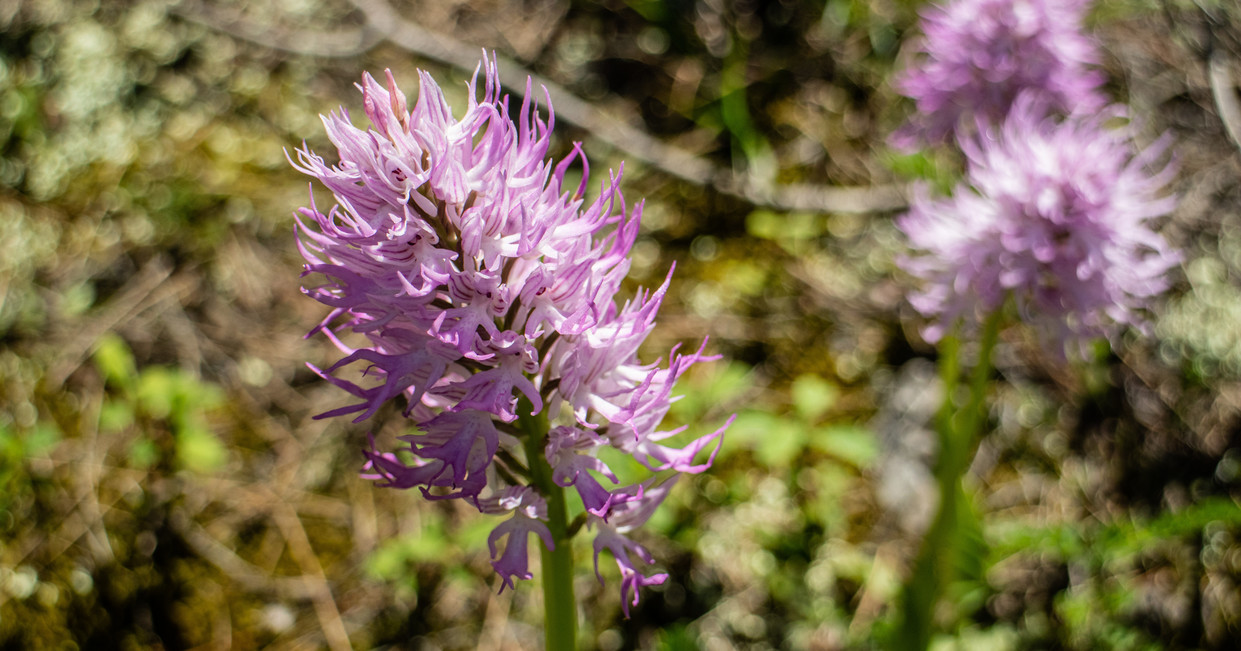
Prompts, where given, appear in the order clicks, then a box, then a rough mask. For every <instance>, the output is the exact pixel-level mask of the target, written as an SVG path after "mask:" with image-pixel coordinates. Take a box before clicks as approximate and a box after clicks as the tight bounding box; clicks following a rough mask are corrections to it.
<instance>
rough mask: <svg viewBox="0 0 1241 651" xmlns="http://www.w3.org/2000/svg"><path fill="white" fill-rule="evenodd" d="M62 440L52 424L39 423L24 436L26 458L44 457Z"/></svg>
mask: <svg viewBox="0 0 1241 651" xmlns="http://www.w3.org/2000/svg"><path fill="white" fill-rule="evenodd" d="M61 438H63V437H62V436H61V433H60V428H59V427H57V426H56V425H55V424H54V423H49V422H46V421H40V422H38V423H35V426H34V427H33V428H32V429H31V430H30V433H29V434H27V435H26V456H31V457H35V456H44V455H46V454H48V453H50V452H51V451H52V450H55V449H56V446H57V445H59V444H60V440H61Z"/></svg>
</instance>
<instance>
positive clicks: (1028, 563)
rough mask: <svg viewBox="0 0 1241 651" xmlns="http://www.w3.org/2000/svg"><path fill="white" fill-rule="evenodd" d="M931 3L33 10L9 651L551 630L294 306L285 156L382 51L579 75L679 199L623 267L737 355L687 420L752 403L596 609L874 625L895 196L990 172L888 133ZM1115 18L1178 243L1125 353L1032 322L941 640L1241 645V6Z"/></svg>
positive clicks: (894, 529)
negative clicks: (361, 406) (407, 461)
mask: <svg viewBox="0 0 1241 651" xmlns="http://www.w3.org/2000/svg"><path fill="white" fill-rule="evenodd" d="M918 4H919V3H917V2H914V1H912V0H874V1H872V2H865V1H861V0H857V1H852V0H826V2H793V1H786V2H778V1H770V2H759V1H749V2H730V1H726V0H675V1H670V2H658V1H654V0H629V1H627V2H626V1H622V0H609V1H607V2H602V3H595V2H582V1H578V0H478V1H476V2H456V1H451V0H427V1H424V2H419V1H414V0H392V1H391V2H385V1H384V0H353V1H352V2H351V1H347V0H323V1H320V0H296V1H294V2H270V3H262V2H205V1H204V2H196V1H192V0H184V1H181V2H173V1H169V0H139V1H136V2H120V1H117V2H107V1H94V2H92V1H88V0H81V1H71V0H39V1H37V2H15V1H14V0H0V648H3V649H73V648H81V649H105V648H122V649H159V648H163V649H183V648H198V649H228V648H236V649H250V648H273V649H302V648H329V649H333V650H334V651H335V650H340V649H348V648H351V647H352V648H362V649H367V648H392V649H473V648H479V649H533V648H538V647H539V645H540V639H541V638H540V635H541V634H540V631H539V629H540V626H541V616H542V609H541V605H540V603H539V599H540V594H539V593H540V590H539V587H538V584H537V582H526V583H524V584H522V585H520V586H519V587H518V589H517V590H516V591H511V592H510V591H506V592H505V593H504V594H497V589H498V587H499V582H498V581H497V579H496V578H495V576H494V575H493V573H492V571H491V568H490V565H489V557H488V554H487V549H486V536H487V533H488V532H489V529H490V527H491V526H493V525H494V521H492V520H490V519H488V518H486V517H483V516H479V515H478V514H476V513H472V512H471V511H472V509H469V508H468V507H466V506H465V505H460V504H450V503H445V502H437V503H428V502H425V501H424V500H422V499H421V497H420V495H418V494H417V493H414V492H401V491H395V490H391V489H380V488H376V487H374V486H373V485H372V483H371V482H368V481H366V480H363V479H360V478H359V477H358V472H359V469H360V466H361V463H362V455H361V448H362V446H363V445H364V442H365V439H366V436H367V434H368V433H374V434H375V435H376V436H379V437H384V436H389V437H390V436H394V435H396V434H399V433H401V432H402V431H403V428H404V427H405V425H404V424H403V423H402V422H401V420H400V418H399V417H398V416H397V415H396V414H390V415H389V416H388V417H386V418H377V419H375V420H372V421H368V422H367V423H363V424H359V425H353V424H350V423H346V422H343V421H341V420H339V419H336V420H326V421H321V420H313V419H312V416H313V415H314V414H316V413H319V412H322V411H324V410H325V409H328V408H331V407H333V406H337V405H339V404H342V402H343V401H344V399H345V396H344V395H343V394H342V393H341V392H339V390H337V389H334V388H332V387H331V386H329V385H328V384H327V383H326V382H323V381H322V380H320V379H318V378H317V377H316V376H314V375H313V374H312V373H311V372H310V371H309V370H307V369H306V367H305V362H307V361H310V362H313V363H315V364H318V365H323V364H325V363H330V362H331V361H332V360H334V358H335V357H336V353H335V351H334V349H333V348H332V347H331V345H330V344H329V343H328V342H327V341H326V340H323V339H321V338H316V339H310V340H304V339H303V338H302V336H301V335H302V334H303V333H304V332H306V331H307V330H308V329H310V327H311V326H313V325H314V324H315V323H317V322H318V321H319V319H320V318H322V316H323V311H322V306H320V305H319V304H318V303H315V302H314V301H311V300H309V299H306V298H305V297H303V296H301V294H300V292H299V278H298V274H299V272H300V269H301V259H300V256H299V255H298V253H297V251H296V248H295V242H294V236H293V230H292V224H293V219H292V213H293V210H294V209H295V208H296V207H298V206H301V205H304V203H305V202H306V201H307V199H308V196H309V195H308V192H309V190H308V179H307V178H305V177H302V176H300V175H299V174H298V173H297V172H295V171H294V170H293V169H292V168H291V167H290V165H289V164H288V162H287V160H286V153H285V152H286V150H291V149H292V148H294V147H297V146H300V144H301V143H302V142H303V141H305V142H307V143H308V144H309V145H310V146H311V147H312V148H314V149H316V150H318V151H319V152H320V153H323V154H325V155H326V156H327V157H328V159H329V160H332V156H333V154H332V150H331V148H330V145H329V143H328V142H327V139H326V137H325V136H324V133H323V129H322V125H321V123H320V122H319V118H318V116H319V115H320V114H323V113H327V112H329V111H331V110H335V109H337V108H338V107H339V106H344V107H345V108H347V109H349V110H351V111H352V112H353V114H354V115H355V119H357V116H361V115H362V111H361V97H360V94H359V93H358V92H357V91H356V89H355V88H354V87H353V84H354V83H355V82H356V81H357V80H358V79H359V78H360V75H361V73H362V72H363V71H370V72H371V73H372V74H376V75H378V74H380V73H382V71H383V70H384V69H385V68H390V69H391V70H392V71H393V74H394V75H395V77H396V78H397V80H398V81H399V82H400V83H401V84H402V87H403V88H404V89H405V90H406V91H407V92H408V93H410V94H411V95H413V94H414V92H415V90H416V79H417V76H416V73H415V70H416V69H417V68H422V69H425V70H428V71H430V72H431V73H432V74H433V75H434V77H435V78H436V79H437V80H439V82H440V85H441V86H442V87H444V88H445V89H446V91H447V92H448V94H449V97H450V101H452V102H453V103H454V104H455V105H457V106H460V105H461V104H462V102H463V101H464V83H463V80H465V79H467V78H468V76H469V74H470V72H471V71H472V68H473V65H474V62H476V61H477V59H478V58H479V56H480V54H481V51H482V49H483V48H486V49H487V50H488V51H492V50H494V51H495V52H496V53H497V54H498V55H499V56H500V57H501V58H502V63H501V68H502V72H503V74H504V75H505V76H506V79H510V80H515V81H516V82H517V83H519V84H524V82H523V80H524V79H525V76H526V75H527V74H535V75H538V76H539V77H540V78H541V79H543V80H544V81H545V82H546V83H548V84H549V85H550V86H552V87H553V91H552V99H553V102H554V103H555V106H556V108H557V121H556V129H557V136H556V138H557V139H556V143H557V144H556V147H557V148H558V152H559V153H561V154H563V153H564V152H567V151H568V150H569V148H570V147H571V143H572V142H573V141H575V140H581V141H584V147H585V151H586V152H587V153H588V155H589V156H590V157H591V159H592V169H594V170H596V171H597V172H598V173H601V172H602V170H603V169H605V168H607V167H616V166H618V165H619V164H620V163H621V161H624V163H625V184H624V188H625V191H626V195H627V197H628V198H629V199H630V200H631V201H632V200H636V199H637V198H639V197H645V198H646V202H647V203H646V211H645V219H644V222H643V230H642V234H641V238H640V240H639V242H638V244H637V245H636V246H635V259H634V266H633V272H632V273H631V281H632V282H631V283H630V285H629V290H630V291H632V290H635V289H636V288H637V287H638V286H647V287H649V286H652V285H654V284H657V283H658V282H659V281H661V280H662V278H663V276H664V274H665V273H666V272H667V269H668V268H669V266H670V265H671V264H672V263H673V262H674V261H675V262H676V265H677V267H676V277H675V279H674V282H673V285H672V288H671V292H670V294H669V299H668V300H667V301H666V302H665V305H664V308H663V310H662V312H661V319H660V326H659V327H658V328H657V329H656V331H655V333H654V334H653V335H652V336H651V338H650V339H649V340H648V342H647V346H646V348H645V353H644V355H645V357H644V358H645V359H651V360H653V359H654V358H655V357H657V356H659V355H661V354H665V353H666V351H667V350H668V349H669V347H671V345H673V344H674V343H676V342H686V343H695V342H697V341H698V340H700V339H701V338H702V337H704V336H708V335H709V336H710V346H709V350H711V351H713V352H717V353H720V354H722V355H723V356H724V358H725V360H724V361H720V362H717V363H715V364H711V365H703V366H701V367H696V368H695V369H694V372H693V373H692V374H691V375H690V376H687V378H686V379H685V380H683V383H682V386H681V387H680V388H681V392H682V393H684V394H685V398H684V399H683V400H682V401H681V402H679V403H677V404H676V405H675V408H674V410H673V413H672V415H671V416H670V418H672V419H674V420H676V421H678V422H684V423H689V424H691V428H694V427H697V428H699V429H702V428H706V427H710V428H712V429H714V428H715V427H716V426H718V424H719V423H720V422H722V421H723V420H724V419H725V418H726V417H727V416H728V415H729V414H731V413H737V414H739V417H738V420H737V422H736V424H735V425H734V426H733V427H732V429H731V430H730V431H729V433H728V435H727V437H726V442H725V444H724V448H723V451H722V452H721V454H720V456H719V459H718V461H717V463H716V465H715V467H714V468H713V469H712V470H711V471H710V472H708V473H706V474H704V475H700V476H697V477H687V478H686V479H687V480H686V481H682V482H681V483H680V485H678V486H677V488H676V490H675V491H674V493H673V495H672V496H671V497H670V498H669V500H668V501H667V502H666V503H665V505H664V506H663V507H662V509H661V511H660V512H659V513H658V515H657V516H656V518H655V519H654V520H653V521H652V522H651V523H650V525H648V526H647V527H646V528H645V530H644V531H643V532H642V533H641V534H640V540H641V541H642V542H643V543H644V544H645V545H646V546H647V547H649V548H650V549H651V551H652V553H653V554H654V556H655V557H656V558H657V559H658V560H659V564H660V566H661V567H662V568H664V569H666V571H668V572H669V574H670V575H671V576H670V579H669V580H668V582H667V583H665V584H664V585H663V586H660V587H658V588H655V589H651V590H648V591H646V592H644V593H643V595H642V602H641V604H640V606H639V607H638V608H636V609H634V611H633V614H632V618H630V619H624V618H623V617H622V616H621V613H620V605H619V601H618V595H617V592H618V591H617V582H616V576H615V571H614V570H613V569H611V568H610V567H604V568H603V573H604V576H605V578H606V579H608V584H607V586H605V587H600V586H599V584H598V583H597V582H596V580H595V578H594V576H593V573H592V572H591V569H590V567H589V546H588V545H585V546H584V547H583V548H581V549H579V550H578V558H579V559H581V560H579V576H578V582H577V588H578V592H579V596H580V601H581V612H582V613H583V627H584V630H583V639H584V640H585V641H586V643H587V644H588V645H589V646H592V647H597V648H600V649H610V650H617V649H633V648H643V649H646V648H658V649H699V648H701V649H712V650H715V649H720V650H723V649H840V648H860V649H866V648H872V647H877V646H878V645H879V644H880V641H881V640H882V639H883V635H884V631H885V630H888V629H890V628H891V626H892V625H893V622H894V620H895V615H896V595H897V593H898V590H899V586H900V583H901V581H902V579H903V577H904V576H905V574H906V572H907V570H908V567H909V564H910V562H911V559H912V556H913V554H914V553H915V552H916V550H917V544H918V540H919V536H920V535H921V532H922V530H923V528H924V527H925V526H926V525H927V522H928V518H929V516H930V513H931V512H932V510H933V508H934V500H935V496H934V490H933V484H932V482H931V479H930V474H929V470H928V467H929V463H930V462H931V461H932V460H933V455H934V438H933V436H932V435H931V434H930V433H929V432H928V431H927V429H926V424H927V421H928V420H929V417H930V415H931V414H932V413H933V412H934V410H935V409H936V407H937V405H938V402H939V400H940V396H939V393H938V391H937V388H936V382H935V366H934V365H935V362H934V357H935V350H934V348H933V347H931V346H928V345H927V344H926V343H925V342H924V341H922V339H921V338H920V336H919V335H918V328H919V326H920V325H921V324H922V322H921V321H920V320H919V319H918V318H917V317H916V316H915V315H914V314H913V312H912V310H911V309H910V308H909V307H908V305H907V304H906V303H905V302H904V299H903V297H904V295H905V294H906V293H907V291H908V290H909V288H910V286H911V285H910V279H909V278H907V277H905V276H903V275H902V274H900V273H899V272H898V271H897V270H896V267H895V265H894V262H893V261H894V259H895V258H896V257H897V256H899V255H900V254H901V251H902V249H901V247H902V241H901V238H900V237H899V233H898V232H897V231H896V229H895V227H894V226H893V221H892V218H893V217H894V216H895V215H897V214H899V212H900V209H901V206H902V202H903V199H902V197H903V188H904V187H906V186H907V185H908V184H909V183H911V182H914V181H918V180H922V181H926V182H930V183H932V184H934V185H938V186H939V187H947V186H949V185H951V183H953V182H954V180H955V179H956V178H957V176H958V175H959V168H960V161H959V160H958V159H957V158H955V157H954V155H953V154H952V153H951V152H949V151H935V152H930V153H925V154H918V155H912V156H908V155H905V156H902V155H897V154H896V153H894V152H893V151H892V150H891V149H890V148H888V147H887V146H886V145H885V139H886V137H887V134H889V133H890V132H891V131H892V130H894V129H895V128H896V127H898V126H899V125H900V124H901V123H902V120H903V119H904V117H905V116H907V115H908V114H909V112H910V111H911V110H912V107H911V106H910V104H909V102H908V101H906V100H903V99H902V98H900V97H899V96H897V95H896V94H895V93H894V91H893V90H892V89H891V87H890V85H889V81H890V79H891V77H892V73H893V71H894V70H895V69H897V68H898V67H899V66H900V61H901V58H902V54H901V52H902V47H903V46H904V44H905V43H907V42H908V39H909V38H910V37H911V36H913V35H914V34H915V33H916V21H917V8H918ZM1089 29H1091V30H1092V31H1093V32H1094V33H1095V34H1096V35H1097V36H1098V38H1099V39H1100V40H1101V42H1102V44H1103V46H1104V50H1105V61H1104V67H1105V69H1106V71H1107V72H1108V73H1109V77H1110V81H1109V84H1108V86H1107V91H1108V93H1109V94H1110V95H1111V96H1112V97H1113V98H1114V99H1116V100H1117V101H1123V102H1125V103H1127V104H1128V105H1129V106H1130V109H1131V114H1132V115H1133V117H1134V118H1135V119H1136V120H1137V121H1138V123H1139V124H1140V125H1141V129H1140V133H1141V134H1142V138H1143V139H1144V141H1145V142H1149V141H1151V140H1153V139H1154V138H1155V137H1157V136H1158V135H1159V134H1160V133H1162V132H1164V131H1169V132H1171V133H1172V134H1173V135H1174V136H1175V138H1176V142H1177V145H1176V146H1175V149H1176V158H1177V161H1178V165H1179V168H1180V173H1179V176H1178V178H1177V180H1176V182H1175V190H1176V192H1177V193H1178V194H1179V195H1180V196H1181V197H1182V200H1181V203H1180V207H1179V208H1178V210H1177V211H1176V213H1175V214H1174V216H1173V217H1172V219H1171V220H1170V221H1169V222H1168V223H1167V224H1165V225H1164V227H1163V231H1164V233H1165V234H1166V235H1167V237H1168V238H1169V239H1170V240H1171V241H1172V242H1174V243H1175V244H1176V245H1177V246H1179V247H1181V248H1182V249H1183V250H1184V251H1185V257H1186V263H1185V265H1184V269H1183V272H1181V273H1179V274H1178V276H1177V284H1176V287H1175V289H1174V291H1172V292H1171V293H1170V295H1169V296H1168V297H1167V299H1166V301H1165V302H1163V303H1161V304H1159V305H1156V306H1152V328H1151V333H1150V334H1149V335H1147V336H1144V335H1141V334H1140V333H1129V334H1127V335H1125V336H1124V337H1122V338H1121V339H1120V340H1119V341H1117V342H1115V345H1114V346H1112V347H1110V348H1109V347H1107V346H1101V347H1100V348H1099V349H1098V350H1097V353H1096V355H1095V356H1094V358H1093V359H1090V360H1086V361H1070V362H1065V361H1063V360H1060V359H1058V358H1056V357H1055V356H1054V355H1048V354H1047V353H1046V352H1045V351H1044V350H1043V349H1042V348H1041V347H1040V345H1039V342H1038V340H1037V335H1036V333H1031V332H1029V331H1026V330H1024V329H1022V328H1011V329H1009V330H1007V331H1006V332H1005V333H1004V334H1003V336H1002V338H1001V345H1000V348H999V349H998V351H997V360H996V363H997V368H998V373H997V378H996V382H995V385H994V388H993V391H992V393H991V397H992V407H991V410H990V414H991V418H990V426H991V431H990V433H989V434H988V435H987V436H986V437H985V438H984V439H983V442H982V445H981V447H980V449H979V452H978V455H977V458H976V460H975V462H974V465H973V467H972V468H971V473H970V478H969V483H970V485H971V486H972V487H973V488H974V489H975V491H976V494H977V496H978V499H977V506H978V511H979V517H978V518H977V522H978V526H977V527H976V529H974V530H971V531H967V532H965V533H964V535H962V536H961V537H960V540H959V541H958V542H959V543H960V545H961V546H962V558H963V559H964V560H965V561H966V562H964V563H963V567H962V569H963V580H962V581H960V582H959V584H957V585H955V586H954V587H953V591H952V594H951V596H950V598H949V599H947V600H946V602H945V607H944V608H943V609H942V611H941V612H939V613H938V616H939V621H940V623H941V626H942V629H943V630H944V631H945V634H944V635H943V636H942V637H941V638H940V639H938V640H937V644H940V645H943V646H942V648H978V649H1058V648H1068V649H1101V648H1109V649H1110V648H1115V649H1156V648H1169V649H1172V648H1184V649H1188V648H1207V649H1231V648H1235V647H1234V645H1235V643H1236V640H1237V639H1238V638H1239V637H1241V587H1239V585H1241V584H1239V581H1241V508H1238V506H1237V502H1236V500H1235V498H1236V497H1237V496H1238V495H1241V447H1239V446H1241V420H1239V417H1241V158H1239V155H1238V151H1239V150H1238V148H1239V147H1241V141H1239V138H1241V109H1238V108H1237V105H1238V103H1239V102H1241V100H1239V99H1238V94H1237V89H1236V84H1237V82H1238V81H1241V8H1238V6H1237V5H1236V3H1235V2H1232V1H1231V0H1198V1H1196V2H1194V1H1191V0H1166V1H1164V2H1159V1H1157V0H1100V1H1099V2H1096V6H1095V8H1094V10H1093V11H1092V13H1091V18H1090V21H1089ZM510 90H511V91H512V92H513V94H514V96H515V97H516V96H519V95H520V92H521V88H520V87H514V88H511V89H510ZM320 200H321V202H322V201H324V200H325V199H324V198H323V197H322V196H320ZM579 542H584V541H579ZM605 565H610V564H605ZM609 572H611V573H609Z"/></svg>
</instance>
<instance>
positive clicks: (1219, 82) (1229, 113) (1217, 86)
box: [1207, 49, 1241, 149]
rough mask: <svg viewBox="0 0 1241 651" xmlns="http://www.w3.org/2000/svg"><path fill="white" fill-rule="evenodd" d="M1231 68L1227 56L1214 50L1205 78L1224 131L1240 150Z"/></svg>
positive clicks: (1238, 105)
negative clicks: (1209, 83)
mask: <svg viewBox="0 0 1241 651" xmlns="http://www.w3.org/2000/svg"><path fill="white" fill-rule="evenodd" d="M1231 68H1232V65H1231V62H1230V61H1229V60H1228V56H1227V55H1226V54H1225V53H1224V52H1223V51H1222V50H1219V49H1216V50H1215V51H1214V52H1212V53H1211V58H1210V60H1209V61H1208V62H1207V78H1208V79H1209V80H1210V82H1211V97H1212V98H1214V99H1215V109H1216V111H1218V112H1219V119H1220V121H1221V122H1223V123H1224V130H1225V131H1227V132H1228V138H1229V139H1230V140H1232V144H1234V145H1236V146H1237V148H1238V149H1241V101H1238V100H1237V85H1236V84H1235V83H1234V82H1233V79H1232V74H1231Z"/></svg>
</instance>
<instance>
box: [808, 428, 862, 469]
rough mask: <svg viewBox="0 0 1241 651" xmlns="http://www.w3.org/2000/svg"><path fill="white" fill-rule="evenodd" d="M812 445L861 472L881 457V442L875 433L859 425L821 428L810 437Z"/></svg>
mask: <svg viewBox="0 0 1241 651" xmlns="http://www.w3.org/2000/svg"><path fill="white" fill-rule="evenodd" d="M810 444H811V445H813V446H814V447H815V449H817V450H820V451H822V452H825V453H827V454H829V455H831V456H833V457H835V458H837V459H839V460H841V461H843V462H845V463H847V464H849V465H851V466H853V467H855V468H858V469H859V470H861V469H865V468H866V467H868V466H869V465H870V464H871V462H872V461H874V460H875V457H877V456H879V442H878V441H877V440H875V435H874V433H873V432H871V431H870V430H868V429H866V428H864V427H859V426H857V425H833V426H831V427H825V428H820V429H818V430H816V431H815V432H814V434H813V435H812V436H811V437H810Z"/></svg>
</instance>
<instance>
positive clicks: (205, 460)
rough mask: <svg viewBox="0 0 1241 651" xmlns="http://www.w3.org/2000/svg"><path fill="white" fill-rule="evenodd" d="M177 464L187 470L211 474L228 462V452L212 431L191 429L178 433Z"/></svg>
mask: <svg viewBox="0 0 1241 651" xmlns="http://www.w3.org/2000/svg"><path fill="white" fill-rule="evenodd" d="M176 440H177V464H178V465H180V466H181V467H182V468H185V469H187V470H190V471H193V472H198V473H209V472H213V471H215V470H218V469H220V467H222V466H223V465H224V463H225V462H226V461H228V450H227V449H226V448H225V447H224V444H223V443H221V442H220V439H219V438H217V437H216V435H215V434H213V433H212V432H211V431H210V430H207V429H204V428H198V427H189V428H186V429H184V430H182V431H180V432H178V433H177V439H176Z"/></svg>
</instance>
